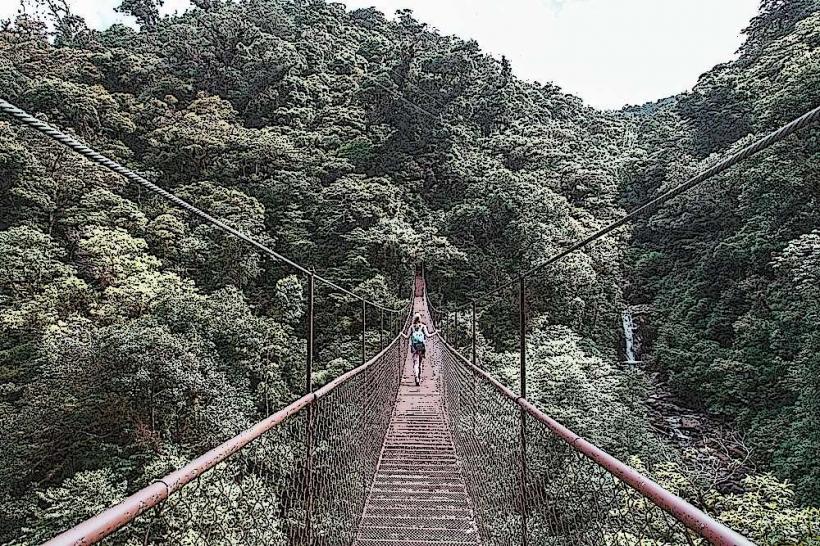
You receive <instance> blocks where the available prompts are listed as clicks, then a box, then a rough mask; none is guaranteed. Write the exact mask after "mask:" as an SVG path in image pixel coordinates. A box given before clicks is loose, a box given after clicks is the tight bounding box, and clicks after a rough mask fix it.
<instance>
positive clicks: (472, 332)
mask: <svg viewBox="0 0 820 546" xmlns="http://www.w3.org/2000/svg"><path fill="white" fill-rule="evenodd" d="M470 311H471V314H472V325H471V326H470V330H471V331H470V335H471V337H472V348H471V349H470V357H471V359H472V361H473V366H475V365H476V355H475V301H473V302H472V304H471V305H470Z"/></svg>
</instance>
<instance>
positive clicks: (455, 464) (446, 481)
mask: <svg viewBox="0 0 820 546" xmlns="http://www.w3.org/2000/svg"><path fill="white" fill-rule="evenodd" d="M414 311H415V312H418V313H420V314H421V315H422V318H423V320H424V322H425V323H426V324H428V325H431V321H430V319H429V314H428V312H427V308H426V304H425V301H424V297H423V296H419V294H418V292H417V294H416V298H415V301H414ZM430 327H431V329H432V326H430ZM430 356H432V355H431V354H430V352H428V357H430ZM439 367H440V362H437V361H432V362H430V361H425V365H424V367H423V369H422V380H421V384H420V386H418V387H417V386H416V384H415V381H414V380H413V364H412V356H411V355H410V354H409V351H408V355H407V359H406V361H405V362H404V371H403V374H402V381H401V385H400V387H399V392H398V396H397V399H396V407H395V409H394V410H393V416H392V418H391V421H390V428H389V429H388V431H387V436H386V437H385V441H384V445H383V446H382V453H381V458H380V460H379V466H378V468H377V470H376V475H375V477H374V480H373V484H372V486H371V489H370V494H369V496H368V499H367V504H366V505H365V509H364V513H363V515H362V520H361V524H360V526H359V532H358V538H357V540H356V545H358V546H392V545H398V544H414V545H422V544H431V545H432V544H435V545H452V546H456V545H459V546H460V545H468V544H470V545H475V544H479V535H478V529H477V527H476V523H475V519H474V516H473V510H472V506H471V502H470V498H469V497H468V495H467V489H466V486H465V482H464V478H463V476H462V473H461V467H460V464H459V460H458V457H457V455H456V452H455V448H454V446H453V440H452V438H451V436H450V430H449V427H448V426H447V422H446V417H445V415H444V409H443V403H444V400H443V397H442V395H441V391H440V390H439V389H440V381H439Z"/></svg>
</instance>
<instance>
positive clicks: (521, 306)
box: [518, 275, 529, 546]
mask: <svg viewBox="0 0 820 546" xmlns="http://www.w3.org/2000/svg"><path fill="white" fill-rule="evenodd" d="M526 290H527V285H526V280H525V278H524V276H523V275H522V276H520V277H519V288H518V323H519V334H518V338H519V349H520V364H521V368H520V379H519V381H520V386H521V398H525V399H526V398H527V309H526V299H527V291H526ZM519 410H520V422H521V426H520V430H521V435H520V439H521V441H520V449H521V483H520V487H521V491H520V495H521V544H522V545H523V546H527V545H528V544H529V530H528V522H527V516H528V514H527V509H528V506H527V414H526V412H525V411H524V408H519Z"/></svg>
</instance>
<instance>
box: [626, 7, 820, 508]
mask: <svg viewBox="0 0 820 546" xmlns="http://www.w3.org/2000/svg"><path fill="white" fill-rule="evenodd" d="M818 104H820V3H818V2H816V1H813V0H809V1H796V2H777V1H766V2H764V3H763V11H762V13H761V15H759V16H758V17H757V18H755V19H754V20H753V21H752V22H751V25H750V27H749V29H748V40H747V42H746V43H745V45H744V46H743V47H742V49H741V51H740V57H739V58H738V59H737V60H736V61H734V62H731V63H727V64H725V65H721V66H718V67H716V68H715V69H714V70H712V71H710V72H708V73H706V74H704V75H703V76H702V77H701V78H700V81H699V82H698V84H697V86H696V87H695V89H694V91H693V92H692V93H689V94H686V95H682V96H680V97H676V98H675V99H672V100H669V101H665V102H663V103H661V104H658V105H656V107H655V108H653V109H652V110H651V111H648V112H647V111H641V110H640V109H633V110H631V111H630V113H631V114H632V115H633V116H634V118H635V119H636V121H637V122H638V123H639V127H640V130H639V138H638V140H639V141H640V142H642V143H644V144H643V145H642V147H643V148H644V149H645V150H646V152H644V153H645V154H646V155H645V158H646V159H645V160H643V161H642V163H641V165H640V169H639V170H638V171H637V172H638V174H636V175H634V176H632V177H631V178H630V179H628V180H627V181H625V185H624V188H625V191H626V194H627V195H628V200H629V202H630V203H631V204H634V203H637V202H640V201H642V200H644V199H646V197H647V196H649V195H652V194H653V192H655V191H656V190H657V189H658V188H660V187H664V186H665V185H667V184H668V183H669V181H674V180H680V179H682V178H683V177H684V176H686V175H687V174H691V173H694V172H696V171H697V170H699V169H702V168H703V167H704V165H708V164H710V163H711V162H712V161H713V158H714V157H715V156H716V155H718V154H723V153H725V152H727V151H728V150H730V149H732V146H733V144H734V142H735V141H736V140H739V139H740V140H741V141H742V142H747V141H748V140H749V139H748V138H747V137H746V135H748V134H763V133H764V132H767V131H772V130H774V129H776V128H778V127H779V126H781V125H783V124H785V123H787V122H788V121H789V120H791V119H794V118H795V117H798V116H799V115H800V114H801V113H802V112H805V111H807V110H810V109H811V108H814V107H816V106H817V105H818ZM819 139H820V132H818V130H817V129H816V128H815V129H811V130H809V131H807V132H806V133H804V134H802V135H799V136H798V137H796V138H793V139H789V140H788V141H786V142H783V143H781V144H778V145H777V146H775V147H774V148H773V149H772V150H771V151H770V152H767V153H765V154H762V155H761V156H760V157H758V158H754V159H752V160H750V161H748V162H746V163H744V164H743V165H741V166H740V167H738V168H736V169H734V170H733V171H731V172H730V173H728V174H726V175H724V176H722V177H720V178H719V179H718V180H717V181H716V182H715V183H713V184H710V185H708V186H707V187H705V188H703V189H701V190H699V191H696V192H693V193H692V194H690V195H688V196H685V197H683V198H681V199H679V200H677V201H676V202H675V203H674V204H671V205H669V206H668V207H666V208H665V209H664V210H662V211H660V212H659V213H658V214H656V215H655V216H654V217H653V218H652V219H650V220H648V221H643V222H640V223H639V224H638V226H637V228H636V229H635V238H634V242H633V245H632V246H631V249H630V252H629V254H628V259H627V264H628V266H629V267H628V270H629V271H628V273H627V276H626V278H627V279H628V282H629V284H630V290H629V299H630V300H631V301H633V302H634V303H651V304H652V306H653V316H652V322H653V324H654V326H655V327H656V328H657V339H656V340H655V343H654V352H653V356H654V359H655V361H656V363H657V365H658V367H659V368H661V369H662V370H664V371H665V372H667V373H668V374H669V376H670V381H671V384H672V386H673V387H674V388H675V389H676V390H677V392H678V394H679V395H680V396H681V397H682V398H684V399H685V400H686V401H688V402H689V403H690V404H692V405H694V406H695V407H701V408H704V409H707V410H709V411H710V412H713V413H714V414H717V415H719V416H721V417H723V418H725V419H727V420H729V421H733V422H735V423H736V425H737V427H738V429H739V430H741V431H743V432H744V434H745V435H746V438H745V440H746V442H747V444H748V445H749V446H750V447H751V448H752V452H753V459H754V462H755V463H756V464H757V465H758V467H759V468H762V469H769V470H773V471H775V472H776V473H777V475H779V476H781V477H784V478H787V479H789V480H790V481H791V482H792V483H794V484H795V485H796V490H797V493H798V495H799V497H800V498H801V499H802V500H803V501H804V502H806V503H809V504H814V505H818V504H820V464H818V460H820V458H818V453H820V382H819V381H820V351H818V348H820V337H818V336H820V314H818V310H820V307H818V305H820V292H818V287H820V283H818V280H820V278H818V271H820V267H818V266H820V244H818V243H819V242H820V140H819Z"/></svg>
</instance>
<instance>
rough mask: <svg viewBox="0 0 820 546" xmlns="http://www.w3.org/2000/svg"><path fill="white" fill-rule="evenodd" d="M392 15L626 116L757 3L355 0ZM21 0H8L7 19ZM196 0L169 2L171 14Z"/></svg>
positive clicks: (666, 89) (723, 53)
mask: <svg viewBox="0 0 820 546" xmlns="http://www.w3.org/2000/svg"><path fill="white" fill-rule="evenodd" d="M119 3H120V0H71V5H72V6H73V9H74V11H75V12H76V13H78V14H79V15H82V16H83V17H85V18H86V21H87V22H88V24H89V25H90V26H93V27H96V28H100V27H103V26H106V25H109V24H111V23H112V22H115V21H120V22H124V21H125V18H124V17H123V16H122V15H120V14H117V13H115V12H114V11H113V7H114V6H115V5H117V4H119ZM345 3H346V4H347V6H348V7H349V8H351V9H353V8H359V7H369V6H375V7H376V8H378V9H379V10H381V11H383V12H385V13H386V14H388V16H392V14H393V13H394V12H395V11H396V10H397V9H401V8H410V9H412V10H413V11H414V13H415V16H416V18H417V19H419V20H421V21H424V22H426V23H428V24H430V25H431V26H434V27H436V28H438V29H439V30H440V31H442V32H444V33H446V34H457V35H458V36H461V37H462V38H474V39H476V40H477V41H478V43H479V44H480V45H481V47H482V49H484V50H485V51H487V52H489V53H491V54H493V55H495V56H497V57H498V56H500V55H501V54H504V55H506V56H507V57H508V58H509V59H510V61H511V62H512V66H513V71H514V72H515V73H516V75H518V76H519V77H521V78H524V79H527V80H536V81H539V82H546V81H552V82H554V83H556V84H557V85H559V86H561V87H562V88H563V89H564V90H565V91H567V92H569V93H573V94H575V95H578V96H580V97H581V98H583V99H584V101H586V102H587V103H588V104H591V105H592V106H596V107H599V108H619V107H621V106H623V105H624V104H641V103H644V102H647V101H653V100H657V99H660V98H663V97H667V96H669V95H673V94H676V93H679V92H682V91H685V90H687V89H691V87H692V86H693V85H694V84H695V83H696V82H697V78H698V76H699V75H700V74H702V73H703V72H705V71H707V70H709V69H710V68H712V67H713V66H714V65H716V64H718V63H721V62H724V61H728V60H730V59H732V58H733V57H734V53H735V51H736V50H737V48H738V47H739V46H740V44H741V43H742V36H741V30H742V29H743V28H745V27H746V24H747V23H748V22H749V19H751V18H752V17H753V16H754V15H755V14H756V12H757V8H758V4H759V0H347V2H345ZM17 4H18V0H0V17H8V16H11V15H13V14H14V13H15V12H16V7H17ZM187 5H188V0H165V6H164V7H163V12H165V13H172V12H173V11H175V10H183V9H185V7H186V6H187Z"/></svg>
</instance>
